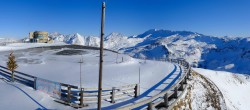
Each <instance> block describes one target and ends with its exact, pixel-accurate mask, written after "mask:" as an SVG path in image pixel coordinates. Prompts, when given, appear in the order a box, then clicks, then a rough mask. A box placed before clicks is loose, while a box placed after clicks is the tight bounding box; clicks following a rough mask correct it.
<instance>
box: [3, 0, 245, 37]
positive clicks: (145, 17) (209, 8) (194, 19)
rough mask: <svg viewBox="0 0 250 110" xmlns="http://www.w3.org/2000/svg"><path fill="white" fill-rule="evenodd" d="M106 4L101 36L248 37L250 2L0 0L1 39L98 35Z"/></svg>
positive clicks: (189, 0)
mask: <svg viewBox="0 0 250 110" xmlns="http://www.w3.org/2000/svg"><path fill="white" fill-rule="evenodd" d="M102 1H106V24H105V33H106V35H107V34H109V33H111V32H121V33H123V34H125V35H135V34H141V33H143V32H145V31H147V30H149V29H153V28H156V29H167V30H178V31H182V30H186V31H193V32H198V33H202V34H206V35H214V36H226V35H228V36H243V37H250V0H0V13H1V14H0V37H17V38H23V37H27V36H28V32H30V31H35V30H41V31H48V32H59V33H62V34H72V33H77V32H78V33H80V34H81V35H94V36H99V35H100V17H101V4H102Z"/></svg>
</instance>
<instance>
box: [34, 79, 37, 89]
mask: <svg viewBox="0 0 250 110" xmlns="http://www.w3.org/2000/svg"><path fill="white" fill-rule="evenodd" d="M36 80H37V77H35V78H34V89H35V90H36V89H37V88H36Z"/></svg>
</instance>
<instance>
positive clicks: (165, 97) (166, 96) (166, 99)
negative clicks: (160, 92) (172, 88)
mask: <svg viewBox="0 0 250 110" xmlns="http://www.w3.org/2000/svg"><path fill="white" fill-rule="evenodd" d="M164 105H165V107H168V93H166V94H165V95H164Z"/></svg>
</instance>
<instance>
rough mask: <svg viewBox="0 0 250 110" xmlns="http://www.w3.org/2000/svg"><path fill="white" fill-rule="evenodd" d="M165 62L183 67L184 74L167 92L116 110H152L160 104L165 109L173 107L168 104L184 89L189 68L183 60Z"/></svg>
mask: <svg viewBox="0 0 250 110" xmlns="http://www.w3.org/2000/svg"><path fill="white" fill-rule="evenodd" d="M165 60H167V61H169V62H174V63H178V64H179V65H181V66H183V67H184V74H183V75H182V76H181V77H180V79H179V80H178V81H177V82H176V83H175V84H174V85H173V86H171V87H170V88H168V89H167V90H165V91H163V92H161V93H159V94H157V95H155V96H153V97H151V98H149V99H146V100H141V101H140V102H137V103H134V104H131V105H127V106H123V107H120V108H118V110H131V109H136V108H142V109H145V108H147V109H148V110H152V109H153V108H155V107H156V106H158V105H159V104H161V103H162V104H163V106H164V107H165V108H168V109H171V108H169V107H173V106H171V105H172V104H173V103H170V100H172V99H177V98H178V91H183V90H184V89H186V87H187V85H186V86H185V88H184V84H187V79H188V78H189V75H190V72H191V69H190V68H191V67H190V65H189V63H188V62H186V61H185V60H178V59H165ZM159 99H162V100H160V101H159Z"/></svg>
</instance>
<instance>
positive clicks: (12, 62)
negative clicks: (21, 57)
mask: <svg viewBox="0 0 250 110" xmlns="http://www.w3.org/2000/svg"><path fill="white" fill-rule="evenodd" d="M17 67H18V66H17V64H16V61H15V56H14V54H13V51H12V52H11V53H10V55H9V61H8V62H7V68H8V69H9V70H10V71H11V79H12V82H14V71H15V69H16V68H17Z"/></svg>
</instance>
